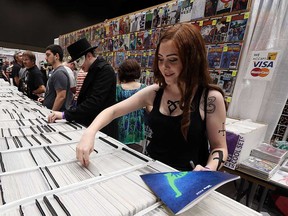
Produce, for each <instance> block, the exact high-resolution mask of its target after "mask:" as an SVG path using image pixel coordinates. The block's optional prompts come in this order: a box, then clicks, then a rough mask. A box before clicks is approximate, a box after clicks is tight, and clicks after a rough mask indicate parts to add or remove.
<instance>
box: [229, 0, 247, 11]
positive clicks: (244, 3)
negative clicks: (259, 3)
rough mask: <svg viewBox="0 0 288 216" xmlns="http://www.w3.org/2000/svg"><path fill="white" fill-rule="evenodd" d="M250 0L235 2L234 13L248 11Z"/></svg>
mask: <svg viewBox="0 0 288 216" xmlns="http://www.w3.org/2000/svg"><path fill="white" fill-rule="evenodd" d="M248 2H249V0H233V8H232V11H240V10H246V9H247V7H248Z"/></svg>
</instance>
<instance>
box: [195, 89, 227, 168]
mask: <svg viewBox="0 0 288 216" xmlns="http://www.w3.org/2000/svg"><path fill="white" fill-rule="evenodd" d="M200 111H201V115H202V116H203V118H204V100H203V99H202V100H201V105H200ZM225 120H226V109H225V103H224V98H223V96H222V94H221V93H220V92H218V91H216V90H210V91H209V93H208V99H207V115H206V130H207V137H208V140H209V144H210V155H209V158H208V161H207V165H206V167H208V168H209V169H210V170H219V169H220V168H221V167H222V166H223V164H224V162H225V161H226V159H227V155H228V152H227V144H226V131H225ZM203 169H205V168H203V167H201V166H200V165H198V166H196V168H195V170H203Z"/></svg>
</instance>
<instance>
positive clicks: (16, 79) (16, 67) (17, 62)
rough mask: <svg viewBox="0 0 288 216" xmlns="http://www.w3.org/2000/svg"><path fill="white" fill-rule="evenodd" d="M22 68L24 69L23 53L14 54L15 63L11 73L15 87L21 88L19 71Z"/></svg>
mask: <svg viewBox="0 0 288 216" xmlns="http://www.w3.org/2000/svg"><path fill="white" fill-rule="evenodd" d="M21 68H23V59H22V52H17V53H15V54H14V63H13V67H12V71H11V78H12V79H13V85H14V86H19V71H20V69H21Z"/></svg>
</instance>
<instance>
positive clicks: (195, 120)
mask: <svg viewBox="0 0 288 216" xmlns="http://www.w3.org/2000/svg"><path fill="white" fill-rule="evenodd" d="M163 91H164V89H162V88H160V89H159V90H158V91H157V93H156V97H155V99H154V103H153V109H152V111H151V112H150V114H149V115H148V125H149V127H150V128H151V130H152V132H153V133H152V138H151V142H150V143H149V145H148V146H147V151H148V154H149V155H150V156H151V157H152V158H153V159H156V160H159V161H161V162H163V163H165V164H167V165H169V166H172V167H174V168H176V169H178V170H183V171H184V170H191V169H192V167H191V165H190V161H193V162H194V164H195V165H197V164H201V165H202V166H205V165H206V163H207V160H208V156H209V150H208V140H207V136H206V110H205V118H204V120H202V119H201V115H200V112H199V105H200V100H201V95H202V93H203V88H202V87H199V88H198V89H197V91H196V94H195V96H194V98H193V101H192V107H194V108H193V111H192V112H191V115H190V126H189V129H188V138H187V141H186V140H185V139H184V137H183V135H182V132H181V119H182V115H180V116H167V115H163V114H162V113H160V111H159V108H160V103H161V99H162V95H163ZM205 92H206V93H205V98H204V101H205V103H206V101H207V91H205ZM204 107H206V104H205V105H204Z"/></svg>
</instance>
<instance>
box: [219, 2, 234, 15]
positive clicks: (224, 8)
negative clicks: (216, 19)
mask: <svg viewBox="0 0 288 216" xmlns="http://www.w3.org/2000/svg"><path fill="white" fill-rule="evenodd" d="M232 2H233V1H232V0H218V4H217V9H216V14H223V13H229V12H230V11H231V8H232Z"/></svg>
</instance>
